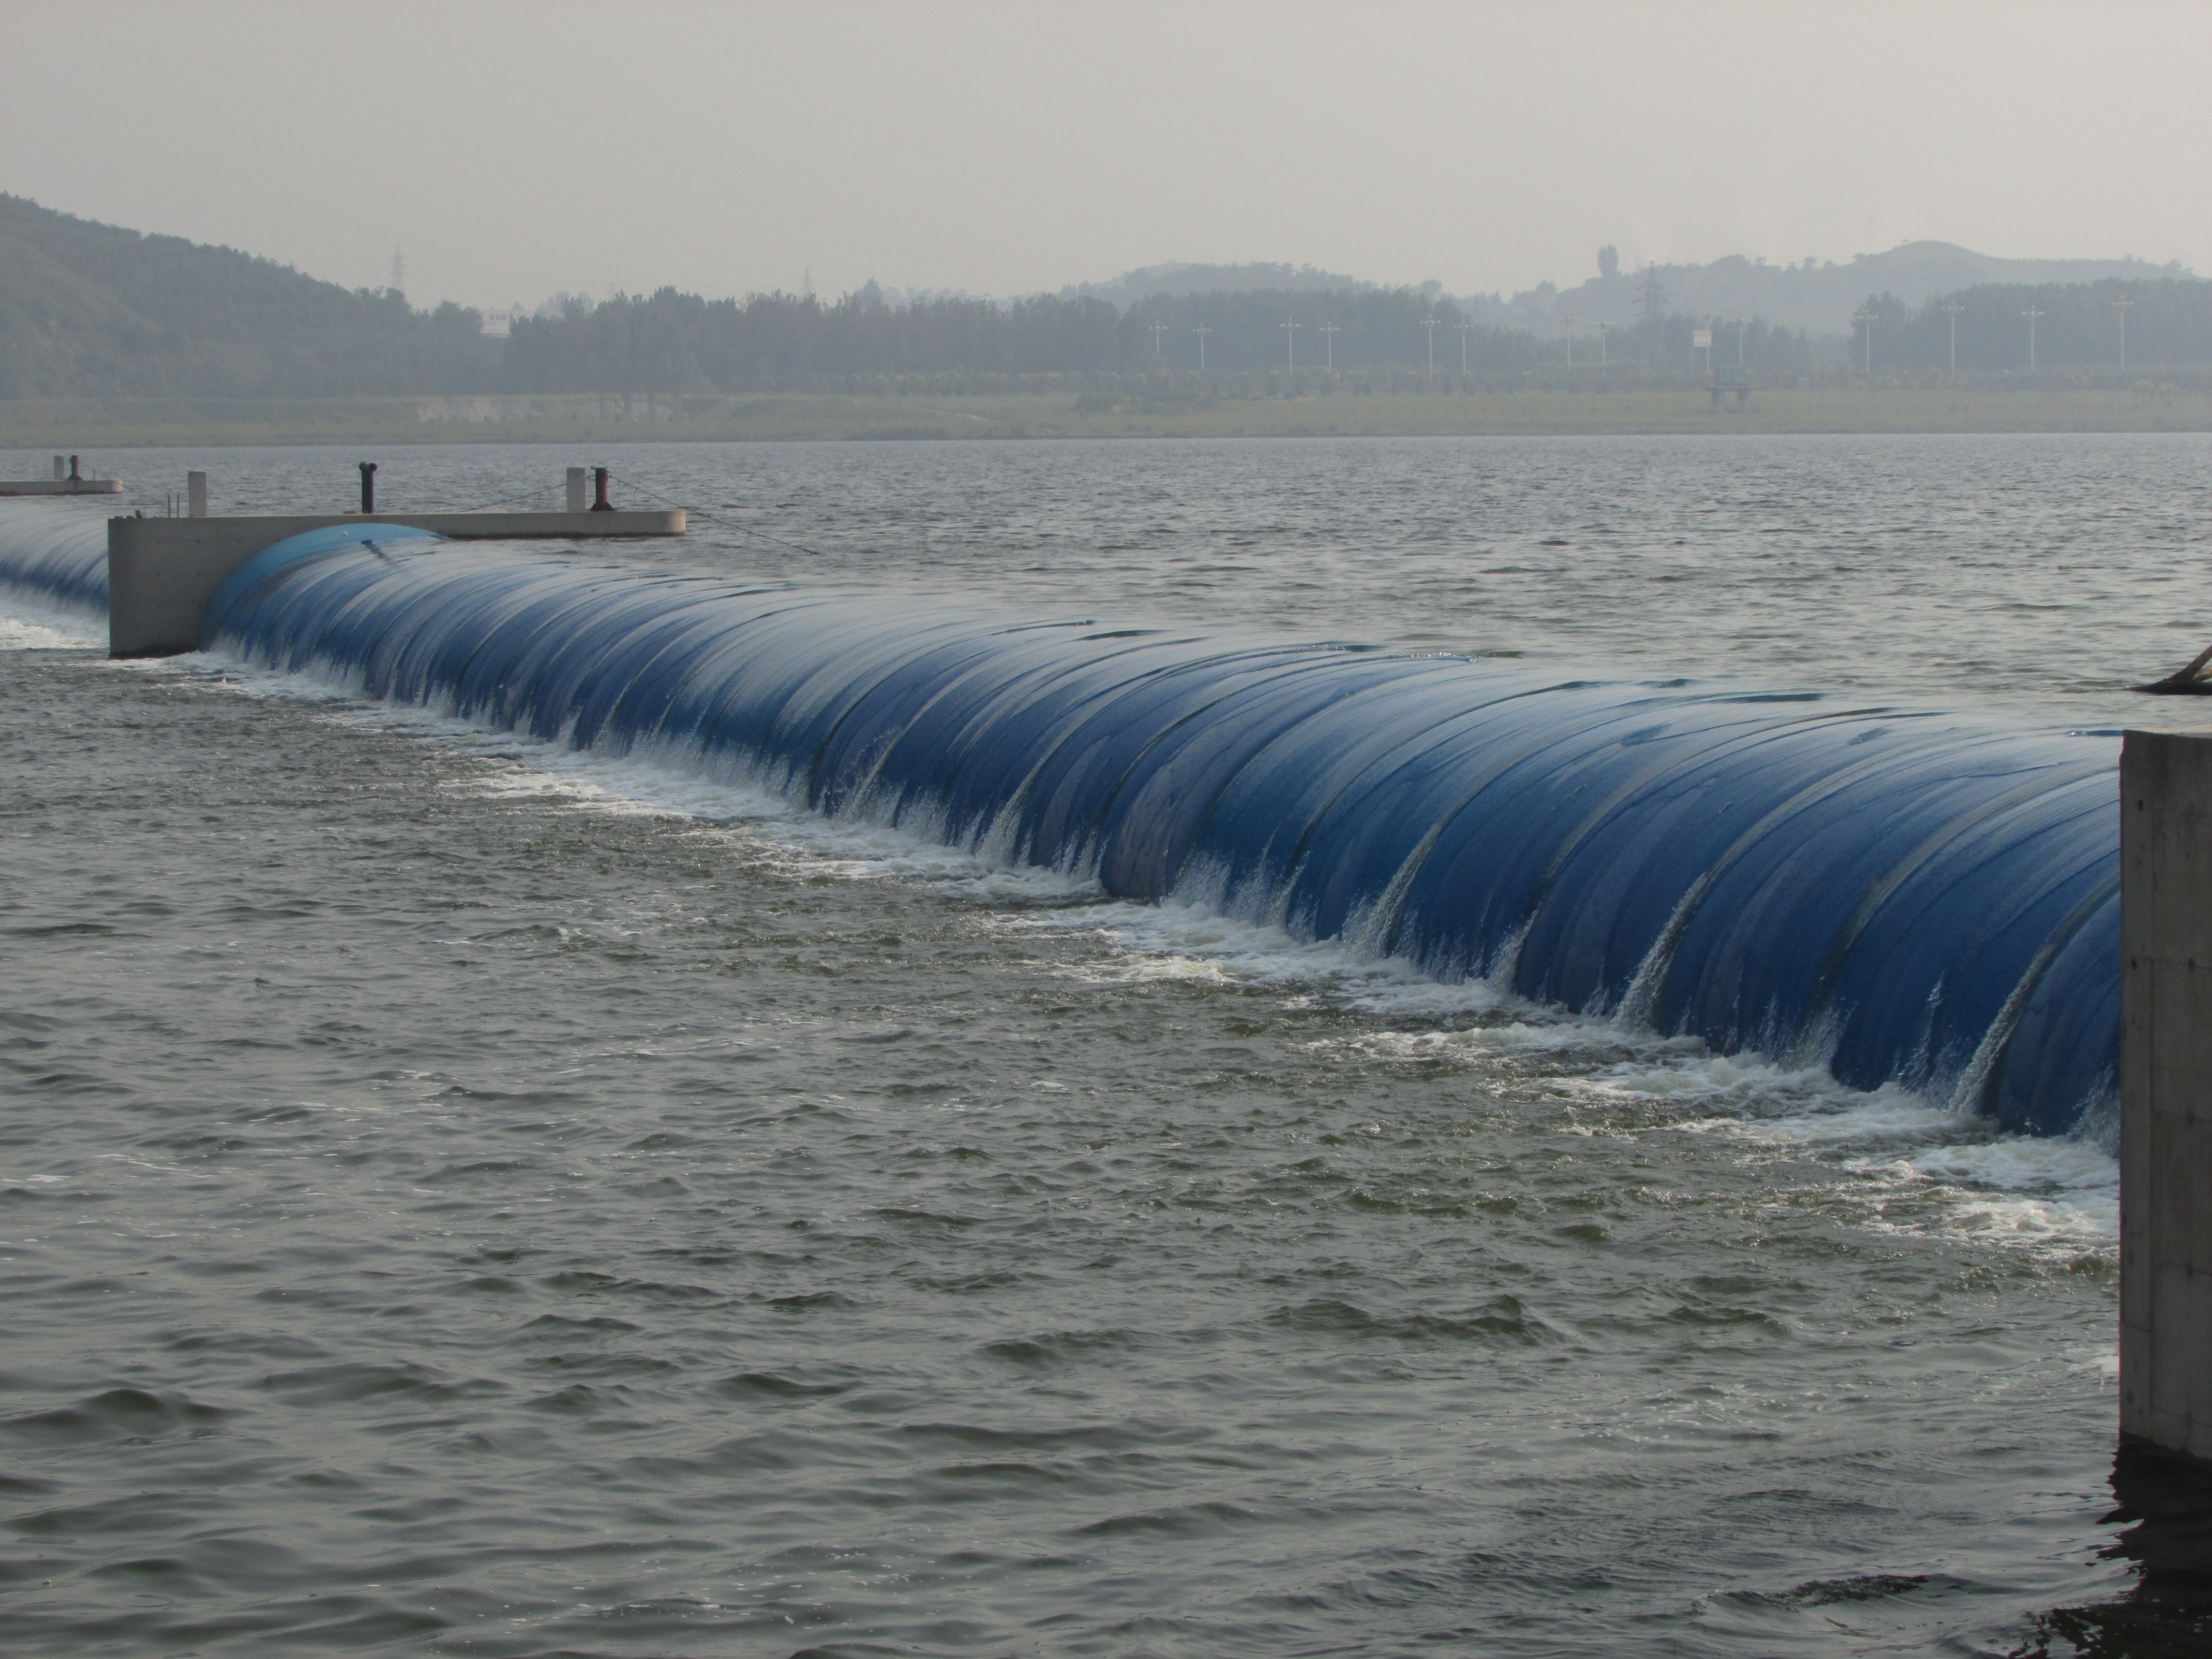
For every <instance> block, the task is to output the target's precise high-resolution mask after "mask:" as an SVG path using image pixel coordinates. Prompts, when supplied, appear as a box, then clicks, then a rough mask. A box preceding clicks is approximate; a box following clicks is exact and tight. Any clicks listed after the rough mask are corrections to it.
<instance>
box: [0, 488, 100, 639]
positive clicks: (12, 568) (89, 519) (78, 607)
mask: <svg viewBox="0 0 2212 1659" xmlns="http://www.w3.org/2000/svg"><path fill="white" fill-rule="evenodd" d="M111 499H112V498H111ZM0 582H5V583H7V584H9V586H14V587H20V588H23V589H26V590H27V591H28V592H32V593H34V594H37V595H39V596H40V598H41V599H45V600H46V602H47V603H49V604H52V605H61V606H63V607H64V608H65V609H68V610H71V611H97V612H98V613H99V614H100V615H101V616H106V614H107V513H106V512H104V511H103V512H88V511H87V510H86V509H84V508H83V507H74V506H71V507H64V506H60V505H58V504H57V503H55V502H52V501H0Z"/></svg>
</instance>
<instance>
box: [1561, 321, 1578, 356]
mask: <svg viewBox="0 0 2212 1659" xmlns="http://www.w3.org/2000/svg"><path fill="white" fill-rule="evenodd" d="M1559 326H1560V327H1561V328H1563V329H1565V330H1566V332H1565V334H1564V335H1562V336H1560V337H1561V338H1562V339H1564V340H1565V341H1566V343H1567V367H1568V368H1573V367H1574V366H1575V319H1573V318H1571V317H1562V318H1560V319H1559Z"/></svg>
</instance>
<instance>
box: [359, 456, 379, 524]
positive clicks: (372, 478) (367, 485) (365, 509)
mask: <svg viewBox="0 0 2212 1659" xmlns="http://www.w3.org/2000/svg"><path fill="white" fill-rule="evenodd" d="M361 510H362V513H364V514H366V513H374V512H375V511H376V463H375V462H374V461H363V462H362V464H361Z"/></svg>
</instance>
